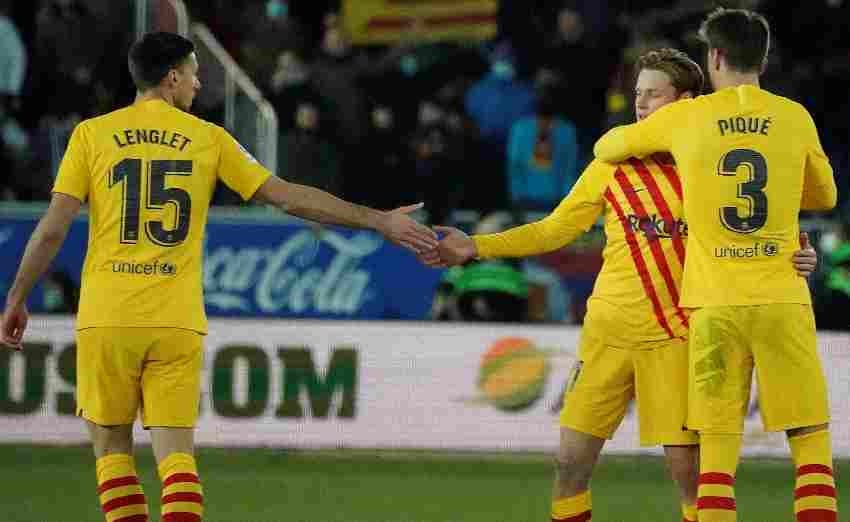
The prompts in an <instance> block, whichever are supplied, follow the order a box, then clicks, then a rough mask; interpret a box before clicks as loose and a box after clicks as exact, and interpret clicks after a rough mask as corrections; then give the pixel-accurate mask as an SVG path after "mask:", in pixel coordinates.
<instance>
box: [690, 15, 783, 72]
mask: <svg viewBox="0 0 850 522" xmlns="http://www.w3.org/2000/svg"><path fill="white" fill-rule="evenodd" d="M699 38H700V40H702V42H703V43H705V44H706V45H707V46H708V48H709V49H718V50H720V51H721V52H722V53H723V55H724V57H725V58H726V63H728V64H729V67H730V68H731V69H733V70H735V71H738V72H761V69H762V67H764V64H765V62H766V61H767V52H768V51H769V50H770V24H769V23H768V22H767V19H765V17H764V16H762V15H760V14H758V13H756V12H754V11H748V10H746V9H724V8H722V7H718V8H717V9H715V10H714V11H712V12H711V13H709V15H708V17H707V18H706V19H705V21H703V23H702V25H701V26H700V28H699Z"/></svg>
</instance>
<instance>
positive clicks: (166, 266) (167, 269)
mask: <svg viewBox="0 0 850 522" xmlns="http://www.w3.org/2000/svg"><path fill="white" fill-rule="evenodd" d="M102 270H107V271H111V272H113V273H115V274H129V275H143V276H152V275H162V276H169V277H171V276H176V275H177V265H175V264H174V263H160V262H159V261H154V262H153V263H137V262H135V261H125V260H111V261H107V262H106V263H104V265H103V267H102Z"/></svg>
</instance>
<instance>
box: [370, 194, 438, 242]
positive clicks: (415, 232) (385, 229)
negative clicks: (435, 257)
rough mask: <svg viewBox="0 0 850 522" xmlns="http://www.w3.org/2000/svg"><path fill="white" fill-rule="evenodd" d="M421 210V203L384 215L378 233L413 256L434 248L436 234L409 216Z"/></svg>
mask: <svg viewBox="0 0 850 522" xmlns="http://www.w3.org/2000/svg"><path fill="white" fill-rule="evenodd" d="M420 208H422V203H417V204H416V205H407V206H405V207H399V208H397V209H395V210H390V211H389V212H386V213H385V220H384V221H383V223H381V226H380V228H379V230H378V231H379V232H380V233H381V234H382V235H383V236H384V237H385V238H387V239H388V240H389V241H391V242H393V243H395V244H396V245H399V246H402V247H404V248H406V249H408V250H410V251H412V252H413V253H414V254H419V253H421V252H424V251H426V250H430V249H433V248H436V246H437V234H436V233H434V231H433V230H431V229H430V228H428V227H426V226H425V225H423V224H421V223H419V222H418V221H416V220H415V219H413V218H412V217H410V216H409V214H410V213H411V212H415V211H417V210H419V209H420Z"/></svg>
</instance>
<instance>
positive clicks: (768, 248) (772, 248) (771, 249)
mask: <svg viewBox="0 0 850 522" xmlns="http://www.w3.org/2000/svg"><path fill="white" fill-rule="evenodd" d="M778 253H779V243H775V242H773V241H768V242H767V243H765V244H764V255H766V256H767V257H773V256H775V255H776V254H778Z"/></svg>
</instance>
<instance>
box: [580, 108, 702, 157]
mask: <svg viewBox="0 0 850 522" xmlns="http://www.w3.org/2000/svg"><path fill="white" fill-rule="evenodd" d="M692 104H693V100H682V101H678V102H675V103H671V104H669V105H665V106H664V107H661V108H660V109H658V110H657V111H655V112H654V113H652V115H650V116H649V117H648V118H646V119H644V120H641V121H639V122H637V123H633V124H631V125H622V126H620V127H615V128H613V129H611V130H609V131H608V132H606V133H605V134H604V135H603V136H602V137H601V138H599V140H598V141H597V142H596V145H594V147H593V154H594V155H595V156H596V158H597V159H599V160H602V161H605V162H608V163H620V162H622V161H625V160H627V159H629V158H642V157H644V156H647V155H649V154H652V153H653V152H671V151H672V148H673V133H674V132H675V131H676V129H677V128H679V127H680V124H681V122H682V121H686V117H687V113H688V112H689V111H690V108H691V106H692Z"/></svg>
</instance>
